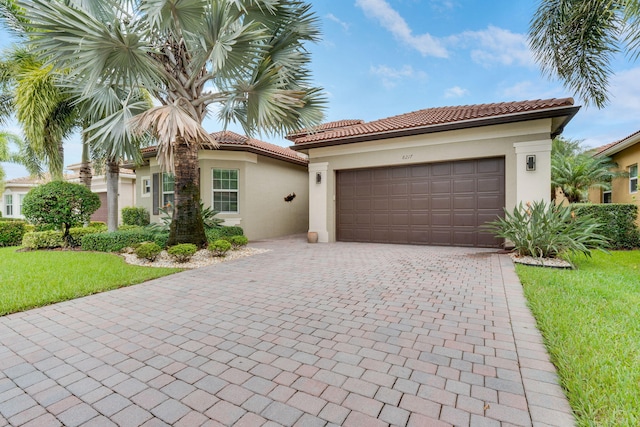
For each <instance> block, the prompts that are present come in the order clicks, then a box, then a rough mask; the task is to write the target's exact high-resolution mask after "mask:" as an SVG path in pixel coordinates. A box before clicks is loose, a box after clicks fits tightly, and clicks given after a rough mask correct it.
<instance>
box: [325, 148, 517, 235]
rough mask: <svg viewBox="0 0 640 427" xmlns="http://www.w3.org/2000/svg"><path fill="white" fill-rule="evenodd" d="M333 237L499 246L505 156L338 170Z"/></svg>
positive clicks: (503, 200) (503, 199) (503, 198)
mask: <svg viewBox="0 0 640 427" xmlns="http://www.w3.org/2000/svg"><path fill="white" fill-rule="evenodd" d="M336 179H337V183H336V190H337V193H336V201H337V206H336V217H337V218H336V226H337V240H339V241H347V242H376V243H409V244H421V245H444V246H477V247H497V246H499V245H500V243H501V240H499V239H496V238H495V237H494V236H493V235H492V234H491V233H488V232H486V231H484V230H482V228H481V226H482V224H484V223H486V222H487V221H492V220H494V219H496V217H498V216H502V215H503V213H504V210H503V208H504V206H505V160H504V157H493V158H482V159H471V160H461V161H449V162H440V163H425V164H416V165H407V166H391V167H381V168H369V169H352V170H340V171H337V172H336Z"/></svg>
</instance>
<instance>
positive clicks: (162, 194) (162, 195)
mask: <svg viewBox="0 0 640 427" xmlns="http://www.w3.org/2000/svg"><path fill="white" fill-rule="evenodd" d="M165 177H166V178H167V184H168V183H169V182H172V183H173V185H172V186H171V191H168V190H165V188H164V187H165ZM160 189H161V190H162V191H160V207H161V208H166V207H167V205H168V204H169V203H171V206H173V204H174V203H175V197H174V193H175V177H174V176H173V175H171V174H169V173H163V174H162V176H161V181H160ZM169 195H171V196H172V197H171V201H170V202H169V201H165V200H166V199H165V196H169Z"/></svg>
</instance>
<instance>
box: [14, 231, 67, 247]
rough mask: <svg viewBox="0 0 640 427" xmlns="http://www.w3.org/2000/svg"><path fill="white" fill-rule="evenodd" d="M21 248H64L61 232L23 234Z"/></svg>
mask: <svg viewBox="0 0 640 427" xmlns="http://www.w3.org/2000/svg"><path fill="white" fill-rule="evenodd" d="M22 246H24V247H25V248H28V249H34V250H35V249H55V248H61V247H62V246H64V239H63V233H62V231H34V232H31V233H25V235H24V237H23V238H22Z"/></svg>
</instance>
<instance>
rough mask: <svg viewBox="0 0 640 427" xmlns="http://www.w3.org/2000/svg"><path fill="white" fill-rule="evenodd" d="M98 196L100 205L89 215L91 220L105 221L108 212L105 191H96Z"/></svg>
mask: <svg viewBox="0 0 640 427" xmlns="http://www.w3.org/2000/svg"><path fill="white" fill-rule="evenodd" d="M98 196H100V207H99V208H98V210H97V211H95V212H94V213H93V215H91V221H102V222H104V223H106V222H107V213H108V212H109V211H108V209H107V193H98Z"/></svg>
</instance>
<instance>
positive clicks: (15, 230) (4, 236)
mask: <svg viewBox="0 0 640 427" xmlns="http://www.w3.org/2000/svg"><path fill="white" fill-rule="evenodd" d="M25 225H26V223H25V222H24V221H0V247H2V246H20V244H21V243H22V237H23V236H24V233H26V230H25Z"/></svg>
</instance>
